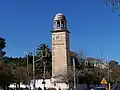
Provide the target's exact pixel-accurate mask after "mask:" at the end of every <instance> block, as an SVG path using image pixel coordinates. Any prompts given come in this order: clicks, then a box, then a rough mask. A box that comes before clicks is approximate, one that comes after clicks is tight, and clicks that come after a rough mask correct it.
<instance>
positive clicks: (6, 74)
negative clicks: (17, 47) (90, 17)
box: [0, 60, 12, 88]
mask: <svg viewBox="0 0 120 90" xmlns="http://www.w3.org/2000/svg"><path fill="white" fill-rule="evenodd" d="M11 77H12V73H11V70H10V69H9V68H8V67H7V65H6V64H5V63H4V61H3V60H0V86H1V87H3V88H4V87H6V86H8V85H9V84H11V83H12V78H11Z"/></svg>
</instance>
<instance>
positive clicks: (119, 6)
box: [105, 0, 120, 12]
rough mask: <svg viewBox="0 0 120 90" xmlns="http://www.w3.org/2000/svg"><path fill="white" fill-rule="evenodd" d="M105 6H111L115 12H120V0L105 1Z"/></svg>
mask: <svg viewBox="0 0 120 90" xmlns="http://www.w3.org/2000/svg"><path fill="white" fill-rule="evenodd" d="M105 4H106V6H107V5H108V4H111V5H112V10H113V11H114V12H120V0H105Z"/></svg>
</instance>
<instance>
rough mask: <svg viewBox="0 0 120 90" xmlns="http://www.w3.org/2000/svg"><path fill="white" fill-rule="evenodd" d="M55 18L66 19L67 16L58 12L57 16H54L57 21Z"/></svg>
mask: <svg viewBox="0 0 120 90" xmlns="http://www.w3.org/2000/svg"><path fill="white" fill-rule="evenodd" d="M55 20H66V17H65V15H64V14H62V13H58V14H56V15H55V17H54V21H55Z"/></svg>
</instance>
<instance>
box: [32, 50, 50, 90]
mask: <svg viewBox="0 0 120 90" xmlns="http://www.w3.org/2000/svg"><path fill="white" fill-rule="evenodd" d="M44 52H45V53H44ZM40 54H41V58H40V59H37V60H35V50H34V52H33V90H35V81H36V80H35V63H36V62H38V61H40V60H42V59H43V58H45V57H47V55H48V53H47V49H45V50H41V51H40ZM44 62H45V61H44ZM44 80H45V64H44V78H43V82H44V83H43V84H44V87H45V81H44Z"/></svg>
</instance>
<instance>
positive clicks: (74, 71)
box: [73, 57, 76, 89]
mask: <svg viewBox="0 0 120 90" xmlns="http://www.w3.org/2000/svg"><path fill="white" fill-rule="evenodd" d="M73 74H74V89H76V75H75V59H74V57H73Z"/></svg>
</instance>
